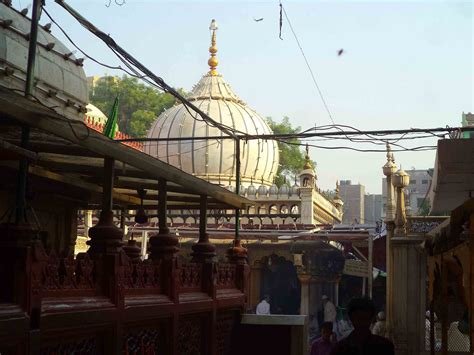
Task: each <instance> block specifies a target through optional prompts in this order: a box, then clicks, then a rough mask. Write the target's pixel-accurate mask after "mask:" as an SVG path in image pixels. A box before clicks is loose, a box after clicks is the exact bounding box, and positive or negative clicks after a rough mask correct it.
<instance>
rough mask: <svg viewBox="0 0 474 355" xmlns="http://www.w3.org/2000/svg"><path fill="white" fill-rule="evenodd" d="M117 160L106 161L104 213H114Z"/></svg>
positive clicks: (103, 195) (103, 192) (107, 159)
mask: <svg viewBox="0 0 474 355" xmlns="http://www.w3.org/2000/svg"><path fill="white" fill-rule="evenodd" d="M114 171H115V159H113V158H105V159H104V186H103V188H102V211H112V208H113V202H114V201H113V196H112V194H113V189H114Z"/></svg>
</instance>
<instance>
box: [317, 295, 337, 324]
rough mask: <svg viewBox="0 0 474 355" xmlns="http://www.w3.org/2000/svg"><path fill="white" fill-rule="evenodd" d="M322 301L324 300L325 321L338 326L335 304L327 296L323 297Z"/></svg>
mask: <svg viewBox="0 0 474 355" xmlns="http://www.w3.org/2000/svg"><path fill="white" fill-rule="evenodd" d="M321 299H322V300H323V310H324V321H325V322H331V323H332V324H336V316H337V312H336V307H335V306H334V303H332V302H331V301H330V300H329V298H328V296H326V295H323V297H321Z"/></svg>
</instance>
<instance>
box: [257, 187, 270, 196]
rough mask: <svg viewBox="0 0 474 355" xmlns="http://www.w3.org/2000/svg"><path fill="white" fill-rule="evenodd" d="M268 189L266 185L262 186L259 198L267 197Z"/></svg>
mask: <svg viewBox="0 0 474 355" xmlns="http://www.w3.org/2000/svg"><path fill="white" fill-rule="evenodd" d="M267 192H268V189H267V187H266V186H265V185H260V187H259V188H258V196H259V197H260V196H267Z"/></svg>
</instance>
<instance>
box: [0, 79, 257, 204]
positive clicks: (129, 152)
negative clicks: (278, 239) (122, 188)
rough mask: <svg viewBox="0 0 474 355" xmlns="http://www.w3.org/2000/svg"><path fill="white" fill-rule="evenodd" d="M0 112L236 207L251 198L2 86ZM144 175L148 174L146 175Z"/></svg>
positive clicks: (0, 90)
mask: <svg viewBox="0 0 474 355" xmlns="http://www.w3.org/2000/svg"><path fill="white" fill-rule="evenodd" d="M0 114H4V115H7V116H9V117H11V118H15V119H16V120H18V121H19V122H21V123H23V124H25V125H28V126H30V127H35V128H38V129H41V130H43V131H44V132H48V133H50V134H53V135H56V136H59V137H61V138H63V139H66V140H68V141H69V142H72V143H75V144H78V145H80V146H82V147H84V148H87V149H88V150H91V151H93V152H95V153H98V154H100V155H102V156H104V157H105V156H108V157H112V158H115V159H117V160H120V161H122V162H124V163H126V164H129V165H131V166H133V167H135V168H137V169H140V170H143V172H145V173H148V174H156V179H158V178H162V179H165V180H168V181H173V182H175V183H177V184H179V185H181V186H185V187H187V188H190V189H193V190H195V191H196V192H198V193H200V194H204V195H207V196H212V197H214V198H216V199H217V200H219V201H221V202H223V203H226V204H229V205H231V206H233V207H235V208H243V207H245V206H246V205H247V204H248V203H249V201H248V200H247V199H245V198H243V197H241V196H239V195H236V194H234V193H231V192H230V191H227V190H225V189H224V188H221V187H219V186H215V185H212V184H209V183H207V182H206V181H204V180H201V179H199V178H197V177H195V176H192V175H190V174H187V173H184V172H183V171H181V170H179V169H178V168H176V167H174V166H171V165H169V164H166V163H164V162H162V161H161V160H158V159H156V158H154V157H151V156H149V155H147V154H144V153H143V152H140V151H137V150H136V149H133V148H130V147H127V146H124V145H123V144H120V143H117V142H113V141H111V140H110V139H109V138H107V137H105V136H104V135H102V134H100V133H98V132H95V131H93V130H91V129H89V128H88V127H87V126H86V125H85V124H84V123H83V122H81V121H74V120H70V119H66V118H65V117H63V116H61V115H59V114H57V113H54V112H52V111H51V110H50V109H46V108H44V107H42V106H41V105H40V104H38V103H35V102H33V101H31V100H28V99H26V98H24V97H22V96H20V95H18V94H16V93H13V92H11V90H9V89H6V88H1V87H0ZM143 175H145V174H143Z"/></svg>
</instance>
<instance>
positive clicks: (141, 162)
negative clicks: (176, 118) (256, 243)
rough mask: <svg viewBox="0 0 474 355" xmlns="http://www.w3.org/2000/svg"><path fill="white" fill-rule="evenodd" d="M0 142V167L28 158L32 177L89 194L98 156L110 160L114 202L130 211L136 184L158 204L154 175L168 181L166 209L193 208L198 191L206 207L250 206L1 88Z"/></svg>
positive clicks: (97, 183) (96, 188)
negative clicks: (23, 132)
mask: <svg viewBox="0 0 474 355" xmlns="http://www.w3.org/2000/svg"><path fill="white" fill-rule="evenodd" d="M21 125H27V126H29V127H31V138H30V145H29V148H28V150H22V149H21V148H20V147H19V143H20V126H21ZM0 142H2V144H1V145H0V152H1V153H2V154H0V167H2V169H7V170H12V171H15V170H17V169H18V167H17V166H18V164H17V163H16V162H14V161H12V160H16V159H18V157H19V156H24V157H28V158H29V159H30V160H31V162H32V165H31V167H30V169H29V173H30V174H31V175H33V176H36V177H40V178H45V179H49V180H52V181H56V182H60V183H63V184H67V185H71V186H74V187H76V188H79V189H82V190H86V191H89V192H92V193H102V186H101V184H102V174H103V164H104V162H103V158H104V157H110V158H114V159H115V162H116V163H115V175H116V180H115V182H114V187H115V188H114V200H115V202H116V203H117V204H120V205H121V206H124V207H127V208H130V209H133V208H134V207H137V206H139V205H140V198H139V197H138V194H137V189H140V188H143V189H145V190H147V195H146V198H145V201H144V204H145V205H146V206H147V207H148V208H151V207H152V206H153V208H157V206H158V205H157V197H158V179H165V180H166V181H167V196H168V197H167V199H168V201H169V203H168V209H198V208H199V206H200V202H199V196H200V195H206V196H208V202H209V208H220V209H233V208H245V207H246V206H247V205H249V204H250V201H248V200H247V199H246V198H244V197H241V196H239V195H236V194H235V193H232V192H230V191H228V190H226V189H224V188H222V187H220V186H217V185H214V184H211V183H208V182H206V181H204V180H202V179H199V178H197V177H194V176H192V175H189V174H187V173H184V172H183V171H181V170H179V169H177V168H175V167H173V166H171V165H168V164H166V163H164V162H162V161H160V160H158V159H156V158H154V157H152V156H149V155H147V154H145V153H143V152H141V151H138V150H135V149H133V148H130V147H128V146H125V145H123V144H121V143H118V142H114V141H112V140H110V139H109V138H107V137H105V136H103V135H102V134H100V133H98V132H96V131H94V130H91V129H89V128H88V127H87V126H86V125H85V124H84V123H83V122H81V121H73V120H69V119H66V118H64V117H62V116H60V115H58V114H56V113H55V112H53V111H52V110H50V109H48V108H46V107H44V106H42V105H40V104H38V103H35V102H32V101H30V100H28V99H26V98H24V97H22V96H20V95H18V94H16V93H12V92H11V91H9V90H8V89H5V88H0ZM16 148H18V149H16ZM87 196H88V195H87V194H86V195H84V198H87ZM91 203H92V204H94V202H93V201H92V202H91Z"/></svg>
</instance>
